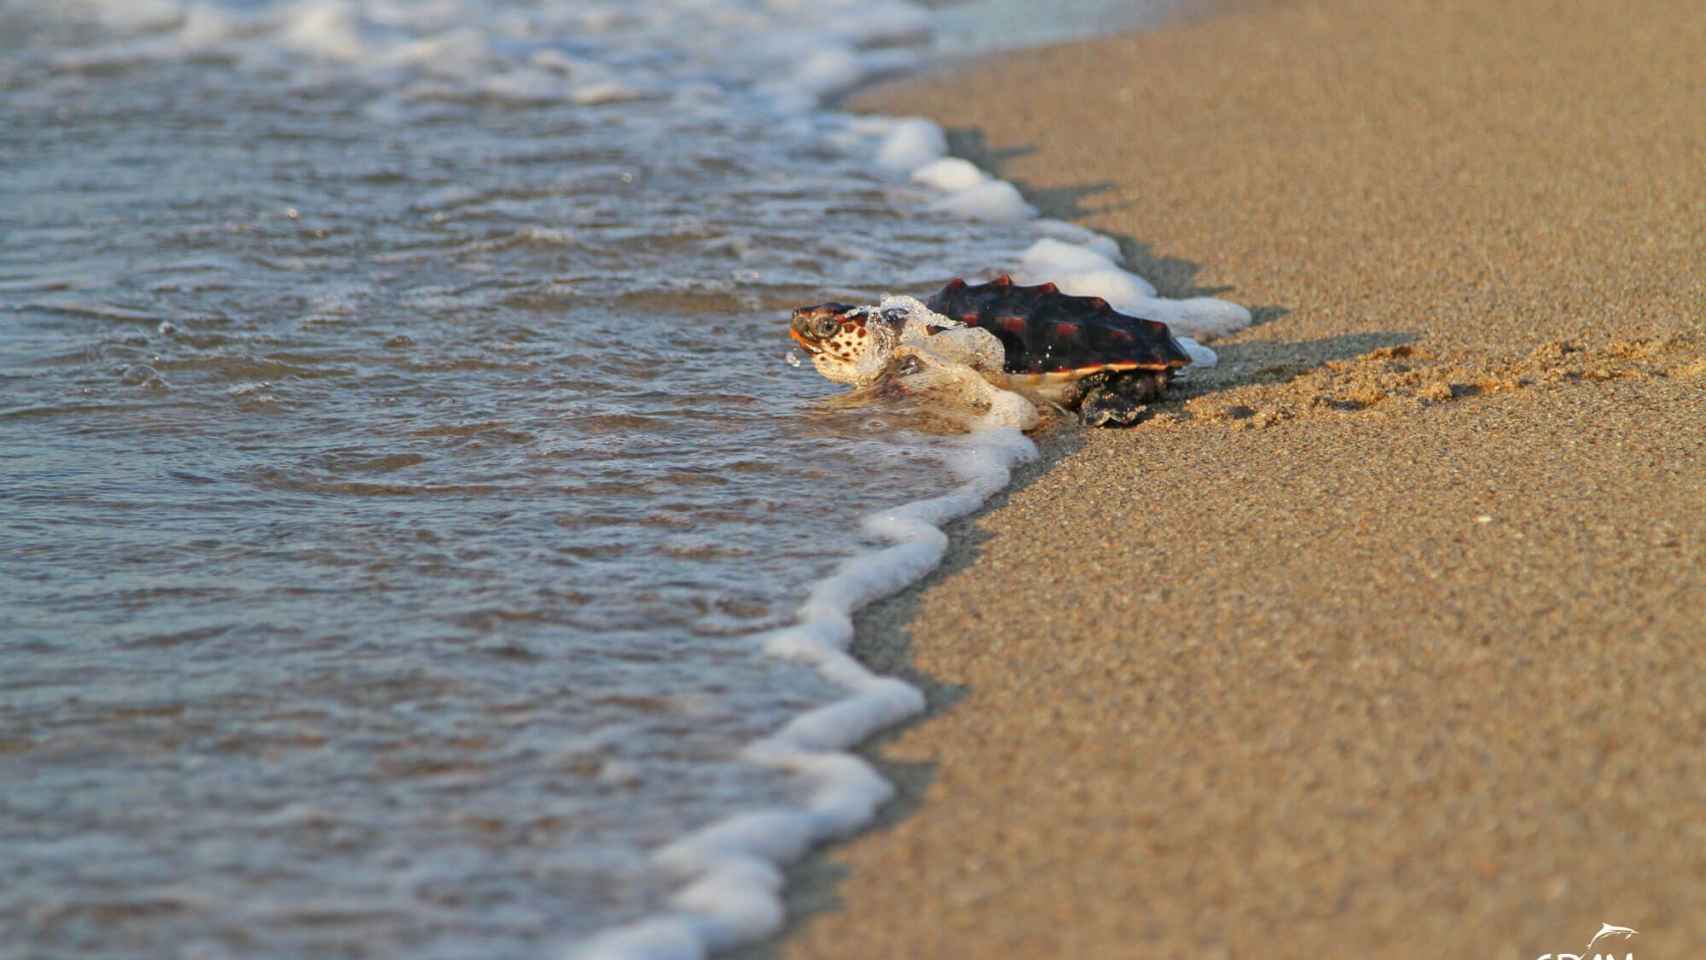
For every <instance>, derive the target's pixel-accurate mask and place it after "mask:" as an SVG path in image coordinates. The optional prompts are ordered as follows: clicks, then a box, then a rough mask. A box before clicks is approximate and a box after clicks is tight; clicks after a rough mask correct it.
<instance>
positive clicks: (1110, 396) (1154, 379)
mask: <svg viewBox="0 0 1706 960" xmlns="http://www.w3.org/2000/svg"><path fill="white" fill-rule="evenodd" d="M1166 387H1167V375H1166V374H1165V373H1148V372H1133V373H1128V374H1124V375H1116V376H1111V377H1109V378H1108V379H1107V380H1105V381H1103V382H1102V383H1099V384H1097V385H1095V386H1093V387H1090V388H1089V389H1087V390H1085V391H1084V396H1083V398H1082V399H1081V400H1080V401H1079V402H1078V416H1079V417H1080V418H1081V419H1082V420H1083V421H1084V424H1085V426H1090V427H1129V426H1131V425H1132V424H1134V423H1136V422H1138V421H1139V420H1141V419H1143V413H1144V411H1145V410H1147V409H1148V407H1149V404H1150V403H1151V402H1152V401H1155V400H1157V399H1160V397H1161V393H1162V391H1163V390H1165V389H1166Z"/></svg>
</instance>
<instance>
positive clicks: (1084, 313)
mask: <svg viewBox="0 0 1706 960" xmlns="http://www.w3.org/2000/svg"><path fill="white" fill-rule="evenodd" d="M925 306H927V307H929V308H930V309H931V310H933V311H935V312H936V313H939V314H941V315H943V316H944V317H947V318H949V319H950V320H958V321H960V322H961V323H964V324H967V325H968V326H974V327H980V328H982V329H984V330H988V331H989V332H990V333H993V334H995V336H996V337H998V338H1000V340H1001V345H1002V346H1003V347H1005V348H1006V350H1007V361H1006V368H1007V372H1008V373H1009V374H1013V375H1015V376H1016V377H1024V378H1027V379H1029V378H1030V377H1035V378H1037V379H1044V378H1047V379H1057V378H1079V377H1086V376H1090V375H1092V374H1096V373H1104V372H1108V373H1113V372H1119V371H1126V370H1152V371H1157V372H1166V371H1172V370H1175V369H1178V368H1179V367H1183V366H1185V365H1186V364H1188V363H1190V362H1191V358H1190V355H1189V354H1187V353H1186V352H1185V350H1184V348H1183V347H1181V346H1179V343H1178V341H1176V340H1174V339H1173V334H1172V332H1171V331H1169V330H1168V329H1167V325H1166V324H1164V323H1159V322H1157V321H1154V320H1144V319H1141V318H1139V317H1130V316H1126V315H1125V314H1123V313H1120V312H1118V311H1117V310H1115V309H1114V308H1113V307H1110V306H1109V305H1108V302H1107V301H1106V300H1103V299H1102V298H1101V297H1074V296H1071V295H1069V294H1065V293H1061V292H1060V290H1059V289H1058V288H1057V287H1055V285H1054V284H1052V283H1044V284H1039V285H1037V286H1034V287H1023V286H1019V285H1018V284H1016V283H1014V282H1013V278H1012V277H1009V276H1006V275H1003V276H999V277H996V278H995V279H994V280H991V281H990V282H988V283H981V284H977V285H976V286H973V285H970V284H967V283H966V282H965V281H964V280H958V279H956V280H953V281H951V282H950V283H949V284H948V285H947V286H945V287H943V288H942V289H941V291H940V292H938V293H937V294H936V295H935V296H933V297H931V298H930V299H929V300H927V301H925Z"/></svg>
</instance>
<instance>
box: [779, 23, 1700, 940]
mask: <svg viewBox="0 0 1706 960" xmlns="http://www.w3.org/2000/svg"><path fill="white" fill-rule="evenodd" d="M857 105H858V106H859V107H861V108H863V109H870V110H875V111H880V112H884V113H893V114H922V115H927V116H931V117H934V118H936V119H938V120H940V121H941V122H943V123H944V124H945V125H946V126H948V127H949V128H951V129H952V130H954V131H955V137H954V139H955V144H956V146H957V148H958V149H959V150H960V152H962V153H965V154H967V155H970V156H972V157H973V159H976V160H979V161H981V162H983V163H985V164H986V165H989V166H991V167H993V168H994V169H995V170H996V171H997V172H998V173H1000V174H1001V175H1003V176H1005V177H1008V178H1011V179H1013V180H1015V181H1016V182H1017V183H1019V184H1020V186H1021V187H1022V188H1024V189H1025V190H1027V192H1028V193H1029V194H1030V196H1031V197H1032V198H1033V199H1035V200H1036V201H1037V202H1038V203H1039V204H1040V205H1042V206H1043V207H1044V208H1045V211H1046V212H1048V213H1051V214H1054V215H1057V216H1068V217H1072V218H1074V219H1077V220H1079V221H1081V222H1083V223H1086V224H1088V225H1090V226H1092V227H1095V228H1097V229H1099V230H1103V231H1105V232H1109V233H1111V234H1114V235H1116V236H1118V237H1120V238H1121V239H1122V241H1123V243H1124V245H1125V248H1126V252H1127V254H1128V255H1129V256H1130V257H1131V258H1132V259H1133V260H1134V262H1135V263H1136V264H1137V265H1138V266H1139V268H1140V270H1141V272H1143V273H1145V274H1146V275H1148V276H1149V277H1151V278H1152V279H1154V280H1156V281H1157V282H1158V283H1159V284H1160V285H1161V286H1162V287H1163V292H1169V293H1173V294H1185V293H1189V292H1192V291H1210V292H1214V293H1216V294H1218V295H1221V296H1225V297H1228V298H1230V299H1233V300H1237V301H1240V302H1243V303H1246V304H1250V305H1252V306H1255V307H1258V308H1260V309H1259V310H1258V316H1259V319H1260V321H1261V322H1260V323H1259V325H1258V326H1256V327H1254V328H1253V329H1251V330H1249V331H1246V332H1244V333H1243V334H1240V335H1239V336H1237V337H1234V338H1232V339H1231V340H1229V341H1224V342H1222V343H1221V344H1218V345H1217V346H1219V348H1220V349H1221V351H1222V353H1221V356H1222V360H1223V365H1222V366H1221V367H1220V369H1219V370H1218V371H1215V372H1214V373H1213V375H1211V376H1209V377H1205V378H1203V379H1201V380H1199V381H1198V382H1197V383H1196V384H1195V385H1194V386H1192V387H1190V388H1189V389H1188V390H1186V391H1183V392H1182V393H1181V396H1180V397H1179V398H1177V399H1175V400H1173V401H1171V402H1169V403H1166V404H1164V405H1162V406H1161V408H1160V409H1159V410H1158V412H1157V414H1156V416H1155V417H1154V418H1153V419H1152V420H1150V421H1149V422H1147V423H1145V424H1144V425H1142V426H1140V427H1138V428H1136V429H1133V430H1130V431H1126V432H1095V433H1084V432H1081V431H1073V432H1069V433H1066V434H1063V435H1059V436H1056V437H1054V438H1052V439H1051V440H1050V444H1051V446H1052V447H1053V451H1052V459H1053V460H1054V461H1055V462H1053V463H1052V465H1049V466H1047V468H1046V469H1037V470H1034V471H1032V472H1030V473H1029V474H1028V475H1027V476H1026V477H1024V478H1022V479H1021V481H1020V483H1019V484H1018V485H1017V486H1016V487H1015V488H1014V489H1013V490H1011V491H1010V493H1009V495H1007V496H1005V497H1003V498H1002V499H1001V501H1000V502H999V503H997V504H996V505H995V506H994V508H992V509H991V510H990V511H988V512H987V513H986V514H984V515H983V516H981V517H980V518H978V519H976V520H974V521H972V522H970V523H967V524H962V525H961V526H959V527H958V528H957V529H956V530H955V531H954V534H955V544H956V546H955V552H954V555H953V556H952V557H951V559H950V562H949V564H948V565H947V566H946V567H945V568H944V569H943V570H942V571H940V572H939V574H938V575H936V576H934V577H932V578H931V579H930V580H929V581H928V582H927V583H925V584H924V585H922V586H921V587H920V588H919V589H916V590H913V591H911V592H909V593H907V594H905V595H903V596H901V597H899V598H897V599H895V600H894V601H891V602H889V603H886V604H883V605H881V606H879V607H878V608H876V609H874V610H871V611H869V612H868V613H867V614H866V615H865V616H864V617H863V618H862V622H861V628H860V629H861V648H862V651H863V652H864V654H865V655H866V656H867V657H868V658H869V659H870V660H871V661H872V662H874V663H876V664H878V665H880V666H883V667H886V668H889V669H891V670H894V671H897V672H900V673H902V674H904V675H908V676H911V677H913V678H915V679H917V680H919V681H920V682H921V683H924V684H925V685H926V686H927V687H928V689H929V691H930V694H931V697H932V702H933V705H934V710H933V715H932V716H931V717H929V718H927V719H925V720H923V721H922V722H919V723H916V724H914V725H912V726H910V727H908V728H907V729H905V730H904V731H901V732H900V733H898V734H896V735H893V736H891V737H889V738H887V739H886V741H885V742H883V743H881V744H878V745H877V746H876V747H875V748H874V749H873V755H874V756H875V757H877V758H878V759H879V761H880V762H881V763H883V764H884V765H885V769H887V770H888V771H889V772H890V773H891V774H893V775H895V776H896V777H897V779H898V780H899V781H900V783H901V784H902V787H903V791H902V797H901V799H900V801H899V802H898V804H897V805H896V807H895V808H894V810H893V811H892V812H891V814H890V815H889V816H888V818H887V820H886V822H885V823H884V824H883V825H881V826H880V827H879V828H878V829H877V830H874V831H872V832H870V833H868V834H866V835H864V836H862V837H860V838H857V839H855V840H853V841H852V842H850V843H848V844H846V845H844V846H841V847H838V848H834V849H831V850H829V851H827V852H826V853H824V854H823V855H820V856H818V857H816V858H814V859H813V860H811V861H809V862H808V863H806V864H803V865H801V866H800V867H798V868H796V869H795V871H794V876H795V880H796V881H797V883H796V887H795V893H794V895H793V897H794V902H793V907H794V911H795V914H796V916H795V920H794V922H793V924H792V925H791V929H790V931H789V933H788V934H787V935H786V936H784V937H783V938H782V939H781V940H779V941H777V942H775V943H771V944H767V945H764V946H762V947H760V948H758V949H756V950H754V951H752V953H754V954H757V955H772V954H774V955H779V956H785V957H790V958H818V957H858V958H867V957H889V958H899V957H938V956H939V957H956V958H958V957H964V958H980V960H987V958H996V957H1163V956H1165V957H1189V958H1193V960H1200V958H1210V957H1218V956H1234V957H1263V958H1276V957H1310V958H1321V957H1432V956H1442V955H1449V956H1473V957H1500V958H1522V960H1528V958H1534V957H1538V956H1539V955H1540V954H1542V953H1546V952H1559V951H1563V952H1580V951H1581V949H1582V947H1583V946H1584V945H1585V944H1586V943H1587V941H1588V939H1589V937H1590V936H1591V935H1592V934H1593V933H1594V932H1595V931H1596V930H1598V928H1599V925H1600V923H1601V922H1602V921H1609V922H1612V923H1617V924H1623V925H1627V926H1632V927H1635V928H1637V929H1638V930H1640V931H1641V933H1640V934H1639V936H1638V937H1637V938H1636V939H1635V940H1633V941H1630V942H1628V943H1626V944H1616V945H1612V946H1615V947H1616V948H1617V949H1618V950H1619V953H1618V955H1619V956H1621V955H1622V951H1624V950H1630V951H1633V952H1635V953H1636V955H1637V956H1640V957H1644V958H1649V960H1653V958H1680V957H1686V956H1698V955H1699V953H1700V951H1701V949H1702V948H1703V947H1706V670H1703V668H1702V662H1701V661H1702V652H1703V651H1706V14H1703V13H1702V10H1701V7H1700V5H1699V3H1698V0H1658V2H1650V3H1641V4H1628V3H1611V2H1576V3H1570V2H1546V0H1509V2H1500V3H1495V4H1487V3H1485V2H1484V0H1429V2H1422V0H1395V2H1386V3H1378V4H1377V3H1361V2H1355V0H1323V2H1308V3H1288V4H1283V5H1275V6H1264V7H1259V8H1255V9H1246V10H1244V11H1241V12H1237V13H1232V14H1228V15H1226V16H1222V17H1220V18H1217V19H1212V20H1207V21H1200V22H1195V23H1189V24H1181V25H1178V26H1175V27H1171V28H1167V29H1163V30H1160V31H1157V32H1153V33H1148V34H1143V35H1134V36H1126V37H1117V38H1112V39H1104V40H1098V41H1094V42H1089V43H1082V44H1073V45H1070V46H1067V47H1060V48H1052V49H1045V50H1039V51H1033V52H1028V53H1023V54H1018V55H1005V56H1002V57H1001V58H999V59H998V60H988V61H984V62H981V63H977V64H973V65H971V66H969V67H965V68H960V69H955V70H953V71H950V72H947V73H944V74H939V75H935V76H930V77H925V78H922V79H915V80H912V81H909V82H906V83H904V84H901V85H897V86H891V87H884V88H878V89H875V90H873V91H870V92H868V93H866V94H864V95H862V96H861V97H860V98H859V99H858V101H857ZM1610 948H1611V947H1607V949H1610Z"/></svg>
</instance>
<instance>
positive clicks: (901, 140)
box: [877, 117, 948, 173]
mask: <svg viewBox="0 0 1706 960" xmlns="http://www.w3.org/2000/svg"><path fill="white" fill-rule="evenodd" d="M947 152H948V138H947V136H946V135H944V134H943V133H942V128H941V127H939V126H937V125H936V124H934V123H932V122H930V121H929V120H924V119H921V118H918V117H910V118H908V119H905V120H901V121H899V122H897V123H895V124H894V126H893V127H892V128H891V129H890V130H889V131H888V134H887V136H885V137H884V138H883V141H882V144H881V145H880V146H878V147H877V166H879V167H882V168H883V169H884V170H892V171H899V172H903V173H904V172H907V171H912V170H917V169H918V168H920V167H923V166H925V165H926V164H929V163H931V162H933V161H935V160H938V159H940V158H941V157H942V156H944V155H945V154H947Z"/></svg>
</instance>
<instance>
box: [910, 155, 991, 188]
mask: <svg viewBox="0 0 1706 960" xmlns="http://www.w3.org/2000/svg"><path fill="white" fill-rule="evenodd" d="M912 179H913V182H915V183H922V184H924V185H925V186H927V187H934V188H936V189H937V190H945V191H948V192H950V193H952V192H957V191H960V190H970V189H971V188H972V187H975V186H979V185H981V184H984V183H988V182H989V174H987V173H984V172H983V171H982V170H979V169H978V168H977V165H976V164H974V163H972V162H971V161H970V160H962V159H961V158H959V157H943V158H942V159H940V160H936V161H933V162H931V163H927V164H925V165H924V166H921V167H919V168H918V169H916V170H914V171H912Z"/></svg>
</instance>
